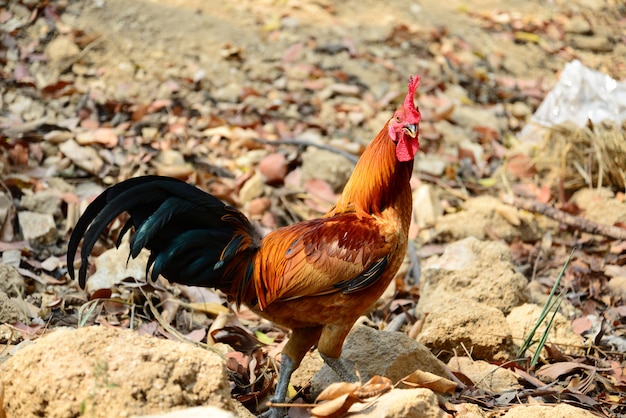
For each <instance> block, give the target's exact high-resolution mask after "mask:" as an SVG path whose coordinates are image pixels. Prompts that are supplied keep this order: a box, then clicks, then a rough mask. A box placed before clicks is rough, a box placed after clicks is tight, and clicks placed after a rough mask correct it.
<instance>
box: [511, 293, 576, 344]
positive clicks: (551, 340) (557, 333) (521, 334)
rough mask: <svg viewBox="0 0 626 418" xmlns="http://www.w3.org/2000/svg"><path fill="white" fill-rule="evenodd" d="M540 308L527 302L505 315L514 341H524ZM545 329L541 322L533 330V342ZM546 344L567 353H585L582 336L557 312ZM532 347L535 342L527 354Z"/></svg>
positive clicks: (533, 324) (535, 320)
mask: <svg viewBox="0 0 626 418" xmlns="http://www.w3.org/2000/svg"><path fill="white" fill-rule="evenodd" d="M541 310H542V308H541V307H540V306H537V305H534V304H532V303H527V304H524V305H522V306H518V307H517V308H514V309H513V310H511V313H510V314H509V315H508V316H507V318H506V321H507V322H508V324H509V327H510V328H511V331H512V334H513V339H514V341H516V342H518V344H521V343H522V341H524V339H525V338H526V336H527V335H528V332H529V331H530V330H532V329H533V327H534V326H535V323H536V322H537V319H538V318H539V315H540V314H541ZM545 322H547V321H544V323H545ZM545 329H546V327H545V325H544V324H542V325H541V326H540V327H539V329H538V330H537V331H536V332H535V336H534V338H533V340H534V341H535V342H538V341H539V339H540V338H541V336H542V335H543V332H544V331H545ZM546 344H554V345H556V346H557V347H558V348H559V349H561V351H563V352H564V353H565V354H568V355H575V356H584V355H585V350H584V349H583V346H584V340H583V337H581V336H580V335H578V334H576V333H575V332H574V331H573V330H572V324H571V322H570V321H569V320H568V319H567V318H565V317H564V316H563V315H561V314H560V313H558V312H557V314H556V316H555V317H554V322H553V324H552V329H551V330H550V333H549V335H548V340H547V341H546ZM534 347H536V344H535V345H533V346H532V347H531V348H530V349H529V350H528V351H529V355H532V354H533V353H534Z"/></svg>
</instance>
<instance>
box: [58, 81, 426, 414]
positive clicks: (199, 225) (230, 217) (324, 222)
mask: <svg viewBox="0 0 626 418" xmlns="http://www.w3.org/2000/svg"><path fill="white" fill-rule="evenodd" d="M418 82H419V78H418V77H415V78H410V80H409V84H408V93H407V95H406V98H405V100H404V103H403V105H402V106H400V107H399V108H398V109H397V110H396V111H395V113H394V114H393V117H392V118H391V119H390V120H389V121H388V122H387V123H386V124H385V126H384V127H383V129H382V130H381V131H380V132H379V133H378V135H377V136H376V138H375V139H374V140H373V141H372V143H371V144H370V145H369V146H368V147H367V149H366V150H365V151H364V152H363V155H362V156H361V158H360V159H359V162H358V163H357V165H356V167H355V169H354V172H353V174H352V176H351V177H350V179H349V180H348V183H347V184H346V186H345V188H344V190H343V193H342V194H341V197H340V198H339V201H338V202H337V204H336V205H335V206H334V207H333V208H332V209H331V210H330V211H329V212H328V213H327V214H326V215H324V217H322V218H319V219H312V220H309V221H304V222H300V223H297V224H294V225H290V226H286V227H283V228H279V229H277V230H275V231H273V232H271V233H269V234H268V235H266V236H265V237H262V236H261V234H260V233H259V232H258V231H257V230H256V229H255V228H254V227H253V226H252V224H251V223H250V222H249V221H248V219H247V218H246V217H245V216H244V215H243V214H242V213H241V212H240V211H238V210H237V209H235V208H233V207H230V206H226V205H224V204H223V203H222V202H221V201H220V200H218V199H217V198H216V197H214V196H212V195H210V194H207V193H205V192H203V191H201V190H199V189H197V188H196V187H194V186H191V185H189V184H187V183H184V182H181V181H179V180H175V179H171V178H166V177H156V176H147V177H138V178H133V179H130V180H127V181H124V182H122V183H120V184H118V185H116V186H113V187H110V188H109V189H107V190H105V191H104V192H103V193H102V194H101V195H100V196H98V197H97V198H96V199H95V200H94V201H93V202H92V203H91V204H90V205H89V207H88V208H87V209H86V211H85V213H84V214H83V215H82V217H81V218H80V220H79V221H78V223H77V224H76V227H75V229H74V232H73V234H72V237H71V238H70V241H69V244H68V255H67V262H68V266H73V264H74V257H75V255H76V252H77V250H78V245H79V242H80V240H81V239H82V238H84V241H83V245H82V251H81V262H82V263H81V266H80V269H79V273H78V280H79V284H80V286H81V287H84V286H85V280H86V275H87V267H88V256H89V253H90V252H91V250H92V248H93V246H94V244H95V243H96V241H97V240H98V237H99V236H100V235H101V233H102V232H103V231H104V230H105V228H106V227H107V225H108V224H109V223H110V222H111V221H113V220H114V219H115V218H116V217H117V216H118V215H120V214H121V213H123V212H128V213H129V214H130V218H129V220H128V222H127V223H126V225H125V226H124V228H123V230H122V233H121V234H120V237H121V236H123V235H124V234H125V233H126V232H127V231H128V230H129V229H130V228H131V227H134V229H135V232H134V234H133V236H132V237H131V241H130V248H131V255H132V256H133V257H136V256H137V255H138V254H139V252H140V251H141V249H142V248H147V249H149V250H150V257H149V260H148V266H147V269H150V268H152V272H151V278H152V279H153V280H154V279H156V278H157V276H159V275H163V276H164V277H165V278H167V279H168V280H169V281H171V282H176V283H182V284H186V285H192V286H204V287H214V288H217V289H221V290H222V291H224V292H225V293H226V294H227V295H228V296H229V297H231V298H232V299H233V300H234V301H236V303H237V304H241V303H245V304H246V305H248V306H249V307H250V308H251V309H253V310H254V311H256V312H257V313H259V314H260V315H261V316H263V317H265V318H267V319H269V320H271V321H273V322H275V323H277V324H280V325H283V326H285V327H288V328H290V329H291V330H292V333H291V336H290V338H289V341H288V342H287V344H286V346H285V348H284V350H283V352H282V357H281V367H280V374H279V379H278V384H277V387H276V392H275V396H274V397H273V399H272V401H273V402H277V403H282V402H284V400H285V396H286V392H287V388H288V384H289V379H290V377H291V374H292V373H293V371H294V370H295V369H296V368H298V366H299V365H300V361H301V360H302V358H303V356H304V355H305V354H306V352H307V351H308V350H309V349H311V348H312V347H313V346H314V345H315V344H317V347H318V349H319V352H320V354H321V356H322V357H323V359H324V361H325V362H326V363H327V364H328V365H329V366H330V367H331V368H332V369H333V370H335V371H336V372H337V374H338V375H339V376H340V377H341V378H343V379H344V380H353V379H354V372H353V371H352V370H351V368H349V367H347V366H346V364H344V363H343V362H342V361H341V360H340V359H339V357H340V355H341V348H342V345H343V342H344V340H345V338H346V336H347V335H348V332H349V331H350V329H351V328H352V325H353V324H354V323H355V321H356V320H357V319H358V318H359V316H360V315H362V314H363V312H365V311H366V310H367V309H368V308H369V307H370V306H371V305H372V304H373V303H374V302H375V301H376V300H377V299H378V298H379V297H380V295H381V294H382V293H383V291H384V290H385V289H386V287H387V286H388V285H389V283H390V282H391V280H392V279H393V277H394V275H395V274H396V272H397V270H398V268H399V267H400V264H401V263H402V260H403V258H404V255H405V253H406V248H407V234H408V229H409V224H410V222H411V210H412V198H411V189H410V186H409V180H410V178H411V173H412V171H413V159H414V157H415V154H416V152H417V150H418V147H419V142H418V132H419V122H420V113H419V111H418V110H417V109H416V108H415V104H414V101H413V100H414V95H415V91H416V89H417V86H418ZM69 271H70V276H71V277H72V278H74V275H75V272H74V269H73V268H70V270H69ZM283 414H284V410H282V409H280V408H271V409H270V411H269V412H268V416H272V417H280V416H282V415H283Z"/></svg>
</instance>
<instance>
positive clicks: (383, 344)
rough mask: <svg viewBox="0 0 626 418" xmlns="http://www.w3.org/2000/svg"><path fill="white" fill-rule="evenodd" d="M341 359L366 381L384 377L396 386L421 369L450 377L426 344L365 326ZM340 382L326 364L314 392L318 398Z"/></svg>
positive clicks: (354, 333) (347, 343) (354, 330)
mask: <svg viewBox="0 0 626 418" xmlns="http://www.w3.org/2000/svg"><path fill="white" fill-rule="evenodd" d="M390 347H393V350H390ZM341 358H342V359H344V360H348V361H350V362H352V363H353V364H354V366H355V368H356V369H357V370H358V371H359V374H360V376H361V380H362V381H363V382H366V381H368V380H369V379H370V378H372V376H376V375H381V376H385V377H388V378H389V379H391V380H392V382H393V383H396V382H397V381H399V380H400V379H402V378H403V377H405V376H407V375H409V374H411V373H412V372H414V371H415V370H418V369H419V370H423V371H426V372H430V373H433V374H436V375H439V376H442V377H447V376H448V374H447V371H446V368H445V366H444V365H443V363H441V362H440V361H439V360H438V359H437V358H436V357H435V356H434V355H433V354H432V353H431V352H430V351H429V350H428V349H427V348H426V347H424V346H423V345H422V344H419V343H418V342H416V341H415V340H413V339H412V338H409V337H407V336H406V335H405V334H403V333H400V332H385V331H377V330H374V329H372V328H370V327H367V326H364V325H355V326H354V328H352V331H351V332H350V334H348V337H347V338H346V341H345V343H344V345H343V353H342V355H341ZM338 381H340V379H339V376H337V374H336V373H335V372H334V371H333V370H331V368H330V367H328V366H327V365H324V366H323V367H322V369H321V370H320V371H319V373H317V374H316V375H315V376H314V377H313V379H312V381H311V393H312V394H314V396H317V394H319V393H320V392H321V391H322V390H323V389H324V388H326V387H327V386H328V385H330V384H331V383H334V382H338Z"/></svg>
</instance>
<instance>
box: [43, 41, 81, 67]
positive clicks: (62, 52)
mask: <svg viewBox="0 0 626 418" xmlns="http://www.w3.org/2000/svg"><path fill="white" fill-rule="evenodd" d="M78 54H80V49H79V48H78V46H77V45H76V44H75V43H74V41H72V39H71V38H70V37H69V36H63V35H61V36H57V37H56V38H54V39H53V40H52V41H50V43H49V44H48V46H47V47H46V55H48V58H50V61H52V62H57V63H58V62H61V61H66V60H69V59H71V58H74V57H75V56H76V55H78Z"/></svg>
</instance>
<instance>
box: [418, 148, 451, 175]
mask: <svg viewBox="0 0 626 418" xmlns="http://www.w3.org/2000/svg"><path fill="white" fill-rule="evenodd" d="M447 165H448V163H447V161H446V160H445V159H444V158H442V157H439V156H437V155H434V154H433V155H429V156H428V157H427V158H418V159H417V160H416V161H415V168H416V170H417V171H420V172H424V173H426V174H430V175H431V176H434V177H441V176H442V175H443V173H444V172H445V171H446V166H447Z"/></svg>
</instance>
